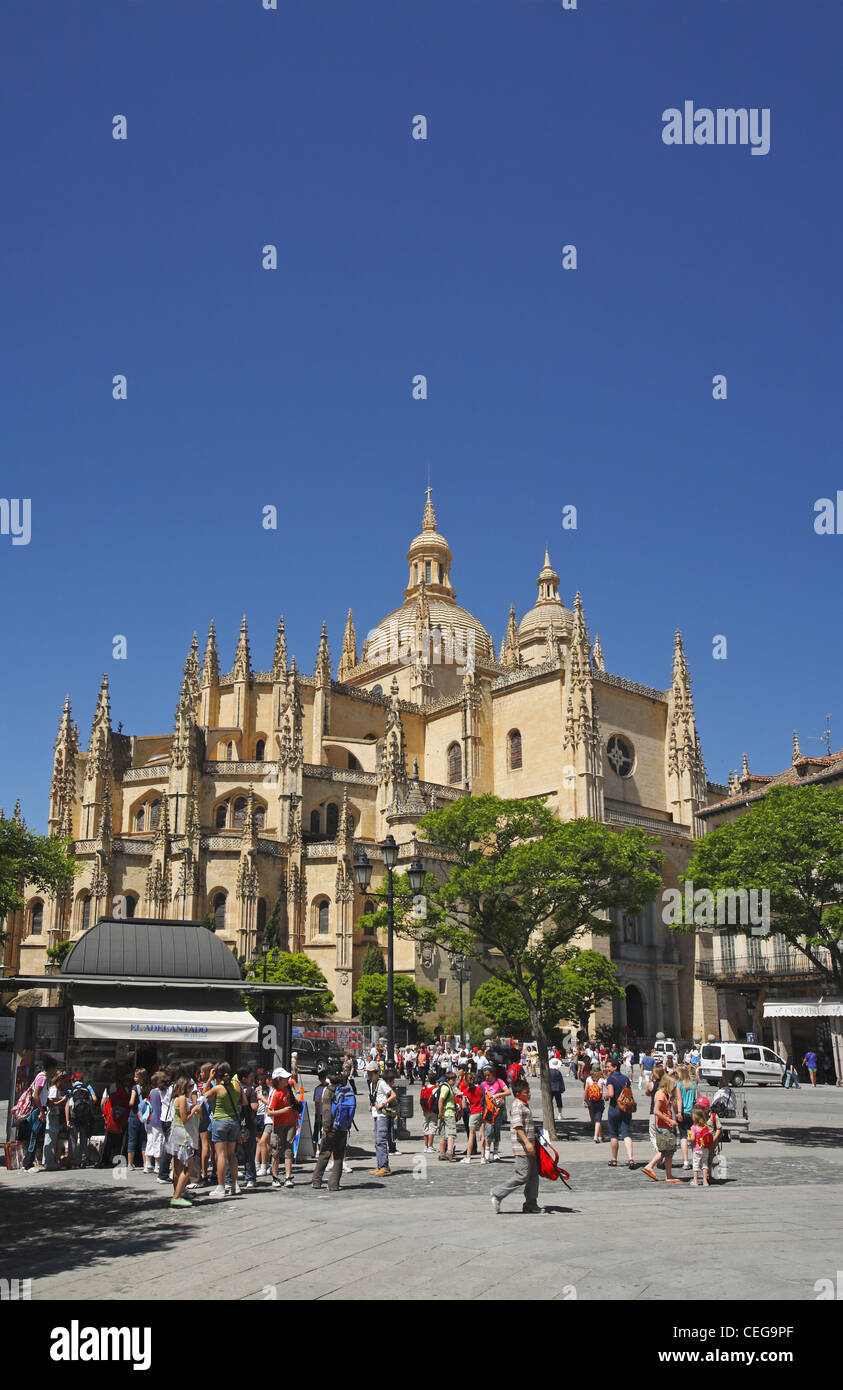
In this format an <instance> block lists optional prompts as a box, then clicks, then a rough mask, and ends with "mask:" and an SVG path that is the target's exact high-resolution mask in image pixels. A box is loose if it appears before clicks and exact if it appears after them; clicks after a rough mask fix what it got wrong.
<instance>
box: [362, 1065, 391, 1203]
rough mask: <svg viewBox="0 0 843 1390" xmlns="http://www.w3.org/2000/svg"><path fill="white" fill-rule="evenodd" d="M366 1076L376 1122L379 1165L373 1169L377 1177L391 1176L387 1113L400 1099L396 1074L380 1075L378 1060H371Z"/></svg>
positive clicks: (386, 1072)
mask: <svg viewBox="0 0 843 1390" xmlns="http://www.w3.org/2000/svg"><path fill="white" fill-rule="evenodd" d="M366 1076H367V1079H368V1082H369V1096H370V1099H371V1102H372V1119H373V1120H374V1122H375V1155H376V1160H375V1161H376V1163H377V1167H376V1168H373V1169H372V1172H373V1173H374V1175H375V1177H378V1178H386V1177H389V1173H390V1168H389V1114H388V1113H386V1112H387V1109H388V1107H390V1106H394V1105H395V1104H396V1102H397V1100H398V1097H397V1096H396V1094H395V1092H394V1091H393V1089H392V1081H393V1079H394V1074H393V1073H392V1072H391V1071H385V1072H384V1074H383V1076H381V1075H380V1066H379V1065H378V1063H377V1062H369V1064H368V1066H367V1067H366Z"/></svg>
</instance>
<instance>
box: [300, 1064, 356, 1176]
mask: <svg viewBox="0 0 843 1390" xmlns="http://www.w3.org/2000/svg"><path fill="white" fill-rule="evenodd" d="M320 1104H321V1110H322V1147H321V1148H320V1150H319V1157H318V1158H317V1160H316V1167H315V1168H314V1170H313V1178H312V1181H311V1187H314V1188H317V1189H318V1188H321V1186H322V1179H323V1177H324V1176H325V1169H326V1168H327V1166H328V1162H329V1160H330V1159H332V1158H333V1160H334V1162H333V1165H332V1167H331V1171H330V1173H329V1174H328V1191H329V1192H339V1187H340V1178H341V1177H342V1171H343V1162H344V1160H345V1150H346V1145H347V1144H348V1136H349V1133H350V1131H351V1126H352V1124H353V1123H354V1115H355V1111H356V1109H357V1097H356V1096H355V1094H354V1092H353V1090H352V1089H351V1087H350V1086H349V1085H348V1084H347V1082H346V1079H345V1077H344V1076H343V1075H342V1074H341V1073H340V1074H334V1075H332V1076H329V1077H327V1079H326V1083H325V1086H324V1089H323V1091H322V1097H321V1102H320Z"/></svg>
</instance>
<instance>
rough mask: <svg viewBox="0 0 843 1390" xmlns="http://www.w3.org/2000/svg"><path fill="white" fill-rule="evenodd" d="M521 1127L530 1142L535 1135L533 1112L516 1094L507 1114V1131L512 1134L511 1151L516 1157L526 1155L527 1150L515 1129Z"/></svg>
mask: <svg viewBox="0 0 843 1390" xmlns="http://www.w3.org/2000/svg"><path fill="white" fill-rule="evenodd" d="M519 1129H523V1131H524V1133H525V1134H526V1136H527V1139H528V1140H529V1142H530V1143H531V1144H532V1142H533V1140H534V1139H535V1137H536V1127H535V1125H534V1124H533V1112H532V1110H531V1109H530V1107H529V1105H528V1104H527V1103H526V1101H523V1100H520V1099H519V1098H518V1096H516V1097H515V1100H514V1101H513V1102H512V1110H511V1111H510V1114H509V1132H510V1134H511V1135H512V1152H513V1153H514V1154H515V1156H516V1158H518V1157H523V1156H525V1155H526V1153H527V1150H526V1149H525V1148H524V1145H523V1143H522V1142H521V1140H520V1139H519V1137H518V1135H517V1133H516V1130H519Z"/></svg>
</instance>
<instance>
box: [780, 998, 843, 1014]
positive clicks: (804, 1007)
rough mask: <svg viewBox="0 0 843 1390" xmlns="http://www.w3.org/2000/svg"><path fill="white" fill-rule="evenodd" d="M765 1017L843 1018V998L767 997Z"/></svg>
mask: <svg viewBox="0 0 843 1390" xmlns="http://www.w3.org/2000/svg"><path fill="white" fill-rule="evenodd" d="M764 1017H765V1018H843V999H767V1000H765V1002H764Z"/></svg>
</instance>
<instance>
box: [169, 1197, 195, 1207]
mask: <svg viewBox="0 0 843 1390" xmlns="http://www.w3.org/2000/svg"><path fill="white" fill-rule="evenodd" d="M170 1206H171V1207H192V1206H193V1203H192V1202H188V1200H187V1198H186V1197H171V1198H170Z"/></svg>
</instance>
